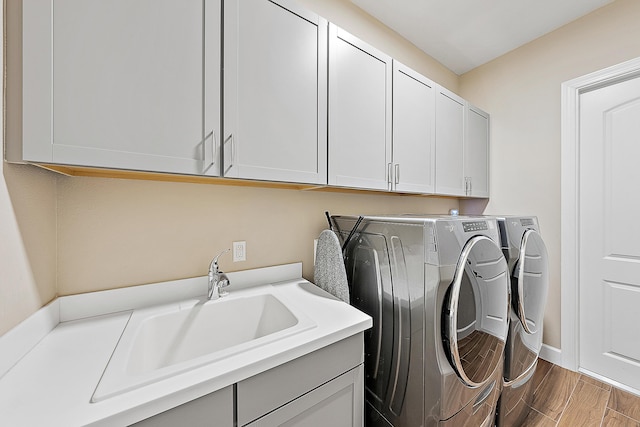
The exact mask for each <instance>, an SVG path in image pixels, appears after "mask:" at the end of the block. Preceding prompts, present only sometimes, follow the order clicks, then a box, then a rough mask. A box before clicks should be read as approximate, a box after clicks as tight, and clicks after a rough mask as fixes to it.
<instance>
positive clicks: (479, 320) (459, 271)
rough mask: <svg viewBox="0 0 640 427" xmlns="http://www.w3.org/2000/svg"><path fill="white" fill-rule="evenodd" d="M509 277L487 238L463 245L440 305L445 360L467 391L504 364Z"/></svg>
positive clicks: (495, 247) (507, 322)
mask: <svg viewBox="0 0 640 427" xmlns="http://www.w3.org/2000/svg"><path fill="white" fill-rule="evenodd" d="M509 287H510V283H509V272H508V267H507V263H506V261H505V259H504V256H503V255H502V251H501V250H500V248H499V247H498V246H497V245H496V244H495V243H494V242H493V241H492V240H491V239H489V238H488V237H485V236H476V237H473V238H471V239H470V240H469V241H468V242H467V244H466V245H465V247H464V249H463V251H462V254H461V256H460V259H459V260H458V265H457V267H456V272H455V275H454V278H453V282H452V283H451V285H450V286H449V289H448V291H447V294H446V297H445V301H444V306H443V316H442V325H443V342H444V346H445V352H446V353H447V356H448V358H449V361H450V363H451V365H452V367H453V369H454V370H455V371H456V373H457V374H458V376H459V377H460V379H461V380H462V381H463V382H464V383H465V384H466V385H467V386H469V387H479V386H481V385H483V384H484V383H486V382H487V380H488V379H489V378H490V376H491V374H492V373H493V372H494V371H495V369H496V367H498V366H499V365H500V364H501V363H502V354H503V351H504V345H505V340H506V339H507V333H508V326H509Z"/></svg>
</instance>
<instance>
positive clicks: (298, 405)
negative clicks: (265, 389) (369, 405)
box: [248, 365, 364, 427]
mask: <svg viewBox="0 0 640 427" xmlns="http://www.w3.org/2000/svg"><path fill="white" fill-rule="evenodd" d="M363 411H364V375H363V368H362V365H360V366H358V367H356V368H354V369H352V370H351V371H349V372H346V373H344V374H342V375H341V376H339V377H338V378H335V379H333V380H331V381H329V382H328V383H326V384H324V385H322V386H320V387H318V388H316V389H315V390H313V391H311V392H309V393H307V394H305V395H303V396H301V397H299V398H297V399H296V400H294V401H292V402H290V403H288V404H286V405H284V406H282V407H280V408H278V409H276V410H275V411H273V412H271V413H269V414H267V415H265V416H264V417H262V418H260V419H258V420H256V421H254V422H252V423H250V424H248V425H249V426H252V427H258V426H264V427H271V426H290V427H293V426H296V427H316V426H332V427H360V426H362V425H363Z"/></svg>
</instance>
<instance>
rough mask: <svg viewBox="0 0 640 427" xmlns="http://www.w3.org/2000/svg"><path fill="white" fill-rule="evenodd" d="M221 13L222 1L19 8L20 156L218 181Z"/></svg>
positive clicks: (63, 0)
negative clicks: (22, 88)
mask: <svg viewBox="0 0 640 427" xmlns="http://www.w3.org/2000/svg"><path fill="white" fill-rule="evenodd" d="M220 12H221V3H220V1H219V0H217V1H216V0H183V1H177V0H108V1H107V0H93V1H86V0H56V1H55V2H45V1H29V2H24V8H23V13H24V15H23V56H24V58H25V61H24V62H23V79H24V91H23V103H24V104H23V107H24V108H23V130H24V135H23V156H24V159H25V160H29V161H36V162H53V163H61V164H70V165H81V166H96V167H108V168H121V169H133V170H147V171H159V172H175V173H186V174H206V175H218V170H219V168H218V165H219V161H216V152H217V149H216V143H217V141H218V139H219V135H220V132H219V129H218V127H219V121H220V118H219V117H220V113H219V112H220V109H219V91H220V84H219V72H220V71H219V68H220V67H219V51H220V34H219V32H220ZM35 26H37V28H34V27H35ZM36 93H37V96H34V95H35V94H36Z"/></svg>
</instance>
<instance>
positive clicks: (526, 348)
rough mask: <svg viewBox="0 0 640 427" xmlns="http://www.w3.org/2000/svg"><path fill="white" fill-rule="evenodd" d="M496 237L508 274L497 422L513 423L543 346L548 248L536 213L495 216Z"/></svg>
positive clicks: (526, 402)
mask: <svg viewBox="0 0 640 427" xmlns="http://www.w3.org/2000/svg"><path fill="white" fill-rule="evenodd" d="M497 220H498V226H499V229H500V242H501V246H502V251H503V253H504V256H505V258H506V260H507V265H508V268H509V272H510V277H511V308H510V317H511V322H510V325H509V334H508V336H507V344H506V348H505V359H504V360H505V364H504V382H503V390H502V395H501V397H500V400H499V404H498V411H497V417H496V424H497V425H498V426H505V427H511V426H518V425H520V424H521V423H522V421H523V420H524V419H525V418H526V416H527V414H528V412H529V410H530V409H529V407H530V404H531V401H532V398H533V392H534V390H533V387H532V384H533V381H531V379H532V377H533V375H534V373H535V370H536V366H537V363H538V355H539V354H540V348H541V347H542V323H543V319H544V310H545V305H546V302H547V293H548V290H549V269H548V256H547V249H546V247H545V245H544V242H543V240H542V237H541V236H540V229H539V226H538V220H537V218H536V217H535V216H508V217H498V218H497Z"/></svg>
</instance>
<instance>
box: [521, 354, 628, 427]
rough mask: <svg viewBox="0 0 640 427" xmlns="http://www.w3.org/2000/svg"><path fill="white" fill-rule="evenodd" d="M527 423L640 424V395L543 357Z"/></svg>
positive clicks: (528, 425) (542, 426)
mask: <svg viewBox="0 0 640 427" xmlns="http://www.w3.org/2000/svg"><path fill="white" fill-rule="evenodd" d="M533 381H534V384H533V385H534V390H535V391H534V394H533V402H532V404H531V407H532V408H531V411H530V412H529V415H528V416H527V419H526V420H525V421H524V423H523V425H522V426H523V427H531V426H538V427H553V426H559V427H560V426H562V427H564V426H570V427H573V426H579V427H587V426H606V427H640V397H637V396H635V395H633V394H630V393H627V392H625V391H622V390H620V389H617V388H615V387H612V386H610V385H608V384H605V383H603V382H601V381H598V380H596V379H593V378H590V377H588V376H586V375H583V374H580V373H577V372H571V371H568V370H566V369H563V368H561V367H559V366H557V365H553V364H551V363H549V362H547V361H545V360H542V359H540V361H539V362H538V368H537V369H536V373H535V376H534V377H533Z"/></svg>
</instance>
